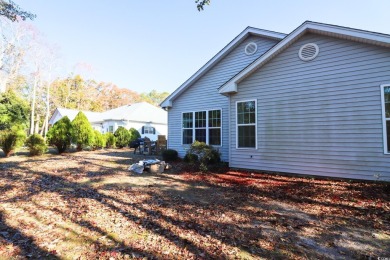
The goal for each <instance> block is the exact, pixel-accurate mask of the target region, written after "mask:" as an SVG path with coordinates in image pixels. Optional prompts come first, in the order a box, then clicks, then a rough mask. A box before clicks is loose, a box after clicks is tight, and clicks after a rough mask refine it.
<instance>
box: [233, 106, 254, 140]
mask: <svg viewBox="0 0 390 260" xmlns="http://www.w3.org/2000/svg"><path fill="white" fill-rule="evenodd" d="M236 111H237V148H256V114H257V113H256V100H249V101H238V102H237V103H236Z"/></svg>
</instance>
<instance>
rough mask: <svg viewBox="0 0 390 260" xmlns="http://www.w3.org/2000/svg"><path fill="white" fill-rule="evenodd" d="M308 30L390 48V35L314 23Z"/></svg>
mask: <svg viewBox="0 0 390 260" xmlns="http://www.w3.org/2000/svg"><path fill="white" fill-rule="evenodd" d="M308 28H309V29H310V31H313V32H326V33H330V34H333V35H335V36H344V37H345V36H349V37H351V38H352V39H355V40H364V41H366V42H371V43H373V44H378V45H383V46H387V47H390V35H388V34H383V33H377V32H370V31H364V30H359V29H353V28H346V27H341V26H336V25H329V24H320V23H314V22H310V23H309V24H308Z"/></svg>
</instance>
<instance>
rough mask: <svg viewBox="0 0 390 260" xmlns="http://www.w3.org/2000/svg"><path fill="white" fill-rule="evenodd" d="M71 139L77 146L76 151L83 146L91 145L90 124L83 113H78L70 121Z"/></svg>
mask: <svg viewBox="0 0 390 260" xmlns="http://www.w3.org/2000/svg"><path fill="white" fill-rule="evenodd" d="M72 137H73V138H72V139H73V141H74V142H75V143H76V144H77V151H81V150H82V149H83V147H84V146H90V145H93V142H94V132H93V128H92V126H91V124H90V123H89V121H88V119H87V117H86V116H85V115H84V113H83V112H81V111H80V112H79V113H78V114H77V116H76V117H75V119H73V121H72Z"/></svg>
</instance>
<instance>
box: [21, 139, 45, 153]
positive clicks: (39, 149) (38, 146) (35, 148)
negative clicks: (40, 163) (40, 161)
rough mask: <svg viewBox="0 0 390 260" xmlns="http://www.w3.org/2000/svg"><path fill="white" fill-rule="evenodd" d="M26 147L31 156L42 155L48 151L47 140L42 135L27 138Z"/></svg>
mask: <svg viewBox="0 0 390 260" xmlns="http://www.w3.org/2000/svg"><path fill="white" fill-rule="evenodd" d="M26 145H27V147H28V150H29V151H30V155H31V156H35V155H42V154H44V153H45V152H46V151H47V145H46V142H45V139H43V137H42V136H41V135H40V134H33V135H30V136H29V137H28V138H27V141H26Z"/></svg>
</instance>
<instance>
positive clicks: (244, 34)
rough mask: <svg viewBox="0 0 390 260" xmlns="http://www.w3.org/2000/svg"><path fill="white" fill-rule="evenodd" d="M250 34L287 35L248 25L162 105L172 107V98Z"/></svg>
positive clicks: (272, 37)
mask: <svg viewBox="0 0 390 260" xmlns="http://www.w3.org/2000/svg"><path fill="white" fill-rule="evenodd" d="M249 35H255V36H261V37H265V38H271V39H276V40H278V41H280V40H282V39H283V38H284V37H286V34H284V33H279V32H272V31H267V30H262V29H257V28H253V27H247V28H246V29H245V30H244V31H242V32H241V33H240V34H239V35H238V36H237V37H236V38H234V39H233V40H232V41H231V42H230V43H229V44H228V45H226V46H225V47H224V48H223V49H222V50H221V51H220V52H218V53H217V54H216V55H215V56H214V57H213V58H212V59H211V60H209V61H208V62H207V63H206V64H205V65H204V66H203V67H201V68H200V69H199V70H198V71H197V72H196V73H195V74H194V75H192V76H191V77H190V78H189V79H188V80H186V81H185V82H184V83H183V84H182V85H181V86H180V87H179V88H177V89H176V90H175V91H174V92H173V93H172V94H171V95H169V96H168V97H167V98H166V99H165V100H164V101H163V102H161V107H171V106H172V100H174V99H175V98H176V97H178V96H179V95H180V94H181V93H183V91H185V90H186V89H187V88H188V87H190V86H191V84H192V83H194V82H195V81H196V80H198V79H199V78H200V77H202V76H203V75H204V74H205V73H206V72H208V71H209V70H210V69H211V68H212V67H213V66H214V65H215V64H217V63H218V62H219V61H220V60H221V59H223V58H224V57H225V56H226V55H228V54H229V53H230V51H231V50H233V49H234V48H235V47H236V46H238V45H239V44H240V43H242V42H243V41H244V40H245V39H246V38H247V37H248V36H249Z"/></svg>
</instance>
